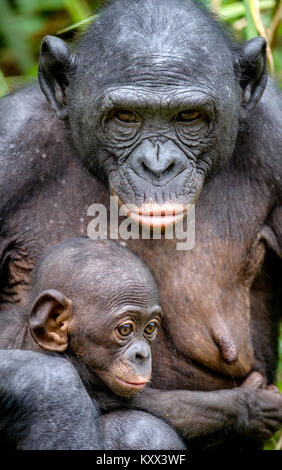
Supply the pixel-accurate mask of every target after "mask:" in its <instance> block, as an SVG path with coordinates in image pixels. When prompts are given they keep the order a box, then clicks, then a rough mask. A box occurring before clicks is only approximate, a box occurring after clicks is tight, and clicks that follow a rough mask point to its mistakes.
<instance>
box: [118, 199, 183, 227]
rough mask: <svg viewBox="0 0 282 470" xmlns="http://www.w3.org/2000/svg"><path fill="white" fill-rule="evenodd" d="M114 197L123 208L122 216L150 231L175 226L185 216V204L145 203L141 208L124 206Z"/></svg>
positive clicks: (131, 205) (129, 205) (130, 205)
mask: <svg viewBox="0 0 282 470" xmlns="http://www.w3.org/2000/svg"><path fill="white" fill-rule="evenodd" d="M115 196H116V197H117V198H118V204H119V206H120V207H123V211H124V214H123V215H125V216H127V217H129V218H130V219H131V220H133V222H135V223H137V224H139V225H142V226H145V227H148V228H151V229H153V228H160V229H164V228H166V227H169V226H171V225H175V224H177V223H179V222H180V221H181V220H183V219H184V217H185V216H186V215H187V209H188V205H187V204H179V203H174V202H166V203H164V204H157V203H153V202H152V203H151V202H147V203H144V204H142V206H137V205H134V204H124V203H123V202H122V201H121V199H120V198H119V197H118V196H117V195H116V194H115Z"/></svg>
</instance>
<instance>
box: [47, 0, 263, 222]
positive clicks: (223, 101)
mask: <svg viewBox="0 0 282 470" xmlns="http://www.w3.org/2000/svg"><path fill="white" fill-rule="evenodd" d="M140 5H141V2H140V1H139V0H136V1H134V2H132V1H131V2H127V0H120V1H117V2H116V3H115V4H114V5H112V6H110V7H109V8H108V9H106V10H105V11H104V13H103V14H102V15H101V16H100V18H99V19H98V20H97V21H96V22H95V23H94V24H93V26H92V27H91V28H90V30H89V32H88V33H87V34H86V35H85V36H84V38H83V39H82V41H81V42H80V44H79V46H78V50H77V55H74V54H72V53H71V52H70V50H69V49H68V48H67V46H66V45H65V44H64V43H62V42H61V41H60V40H58V39H55V38H50V37H49V38H48V37H47V39H45V41H44V42H43V46H42V54H41V61H40V67H39V78H40V82H41V87H42V89H43V91H44V92H45V94H46V96H47V98H48V99H49V101H50V103H51V105H52V106H53V108H54V109H55V110H56V112H57V115H59V117H64V118H65V117H68V118H69V121H70V125H71V130H72V133H73V137H74V141H75V143H76V146H77V149H78V151H79V153H80V156H81V158H82V160H83V161H84V163H85V165H86V166H87V167H88V169H89V170H90V171H91V172H92V173H94V174H98V175H100V176H102V177H103V178H104V180H105V181H106V182H107V184H108V185H109V187H110V190H111V192H112V193H113V194H115V195H117V196H118V198H119V200H120V203H123V204H135V205H137V206H138V208H137V209H136V210H134V209H133V210H131V212H130V215H131V217H132V218H135V219H136V220H139V222H140V223H142V224H144V225H147V224H151V225H152V223H153V224H156V225H159V223H160V222H161V225H163V226H166V225H168V224H170V223H171V222H177V221H178V220H179V219H181V218H182V216H183V214H184V213H185V205H187V204H191V203H194V202H195V201H196V200H197V198H198V196H199V195H200V193H201V191H202V188H203V184H204V182H205V180H206V179H207V177H209V176H210V175H212V174H213V173H215V172H216V171H218V169H220V168H221V167H222V166H223V165H224V164H225V163H226V162H227V161H228V160H229V159H230V158H231V155H232V153H233V149H234V145H235V142H236V137H237V132H238V122H239V118H240V114H241V110H242V107H245V108H251V107H252V106H254V104H255V103H256V101H257V100H258V99H259V97H260V95H261V93H262V91H263V88H264V83H263V81H262V80H263V77H265V75H264V68H265V67H264V66H265V61H264V55H263V52H262V51H264V48H265V43H264V40H263V39H257V40H253V41H252V42H249V43H247V44H246V45H245V46H244V47H242V48H241V50H240V51H239V49H238V51H236V53H235V51H233V50H232V46H231V45H230V44H228V42H227V40H226V39H224V37H223V35H222V33H221V31H220V30H219V27H218V26H217V25H216V24H215V23H214V22H213V21H212V20H211V19H210V18H209V17H208V16H207V14H206V13H204V12H203V11H202V10H201V9H199V7H198V6H196V5H194V4H193V3H190V2H189V1H187V2H186V3H184V2H182V1H180V0H176V1H174V2H169V1H167V0H157V1H155V2H152V1H151V0H145V2H144V1H142V10H140ZM126 6H127V7H128V8H126ZM140 11H142V14H141V13H140ZM58 64H59V65H58ZM60 64H61V66H60ZM243 74H244V77H243V78H240V77H242V76H243ZM248 74H249V75H248ZM255 84H256V85H255ZM258 85H260V89H259V87H258ZM56 89H57V93H56V94H54V93H55V91H56ZM180 204H181V205H183V206H182V207H180ZM150 211H154V214H156V217H154V218H150V217H148V215H150ZM165 214H167V217H166V216H164V215H165ZM161 215H162V217H161Z"/></svg>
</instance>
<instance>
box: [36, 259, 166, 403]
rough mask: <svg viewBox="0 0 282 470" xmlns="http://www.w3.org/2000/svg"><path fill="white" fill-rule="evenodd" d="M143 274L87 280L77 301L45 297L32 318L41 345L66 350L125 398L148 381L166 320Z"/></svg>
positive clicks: (57, 294)
mask: <svg viewBox="0 0 282 470" xmlns="http://www.w3.org/2000/svg"><path fill="white" fill-rule="evenodd" d="M140 269H141V268H139V267H138V271H137V270H132V269H130V271H129V272H127V273H126V272H124V273H123V272H122V273H120V272H118V273H116V272H115V269H114V267H113V269H112V271H111V273H109V274H108V276H106V275H103V277H102V278H101V277H100V278H99V280H98V282H97V281H96V282H95V283H94V282H91V280H90V278H89V283H88V284H86V285H85V284H84V286H83V287H84V291H83V294H82V295H79V296H78V295H75V293H73V294H71V296H69V297H66V296H65V295H63V294H62V293H61V292H58V291H56V290H48V291H45V292H43V293H42V294H40V295H39V297H38V298H37V299H36V300H35V302H34V305H33V308H32V310H31V313H30V317H29V324H30V331H31V334H32V337H33V339H34V340H35V341H36V343H37V344H39V345H40V346H41V347H42V348H44V349H47V350H51V351H57V352H63V351H65V350H66V349H67V350H68V352H69V353H70V354H72V355H73V356H74V357H76V359H77V360H78V361H79V362H80V363H82V364H84V365H86V366H87V368H88V370H90V371H93V373H94V374H95V375H93V378H94V377H95V376H96V375H98V377H100V379H101V380H102V381H103V382H104V383H105V384H106V385H107V386H108V387H109V388H110V389H111V390H112V391H113V392H114V393H116V394H117V395H120V396H123V397H131V396H133V395H134V394H135V393H136V392H138V391H140V390H142V389H143V388H144V387H145V386H146V384H147V383H148V381H149V380H150V377H151V348H150V344H151V342H152V341H153V340H154V339H155V337H156V334H157V330H158V327H159V324H160V320H161V314H162V312H161V308H160V306H159V296H158V290H157V286H156V284H155V281H154V280H153V278H152V276H151V273H150V272H149V271H148V270H147V269H145V268H142V269H143V271H144V272H143V271H142V270H141V274H140ZM104 278H105V279H104ZM96 279H97V277H96ZM86 287H87V288H86Z"/></svg>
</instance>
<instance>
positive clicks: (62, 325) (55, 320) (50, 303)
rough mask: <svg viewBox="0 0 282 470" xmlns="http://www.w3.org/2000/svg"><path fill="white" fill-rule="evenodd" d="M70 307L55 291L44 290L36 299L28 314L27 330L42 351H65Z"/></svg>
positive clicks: (68, 302) (63, 297) (70, 303)
mask: <svg viewBox="0 0 282 470" xmlns="http://www.w3.org/2000/svg"><path fill="white" fill-rule="evenodd" d="M72 306H73V304H72V301H71V300H69V299H68V298H67V297H65V296H64V295H63V294H62V293H61V292H58V291H57V290H52V289H50V290H46V291H44V292H42V293H41V294H40V295H39V296H38V297H37V299H36V300H35V302H34V304H33V306H32V309H31V311H30V314H29V329H30V332H31V335H32V337H33V339H34V341H35V342H36V343H37V344H38V345H39V346H41V347H42V348H43V349H47V350H48V351H57V352H63V351H65V350H66V349H67V347H68V327H69V322H70V319H71V314H72Z"/></svg>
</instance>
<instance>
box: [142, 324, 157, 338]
mask: <svg viewBox="0 0 282 470" xmlns="http://www.w3.org/2000/svg"><path fill="white" fill-rule="evenodd" d="M158 326H159V322H158V321H157V320H152V321H150V322H149V323H148V324H147V325H146V326H145V328H144V333H145V335H146V336H154V335H155V334H156V332H157V329H158Z"/></svg>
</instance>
